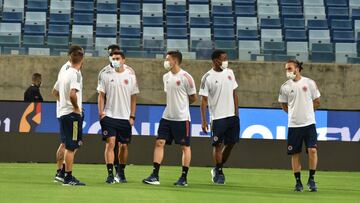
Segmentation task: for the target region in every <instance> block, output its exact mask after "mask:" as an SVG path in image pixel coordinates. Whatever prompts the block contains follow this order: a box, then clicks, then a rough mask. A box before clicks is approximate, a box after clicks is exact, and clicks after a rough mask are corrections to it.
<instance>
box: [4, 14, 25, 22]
mask: <svg viewBox="0 0 360 203" xmlns="http://www.w3.org/2000/svg"><path fill="white" fill-rule="evenodd" d="M23 20H24V17H23V13H22V12H3V13H2V22H9V23H22V22H23Z"/></svg>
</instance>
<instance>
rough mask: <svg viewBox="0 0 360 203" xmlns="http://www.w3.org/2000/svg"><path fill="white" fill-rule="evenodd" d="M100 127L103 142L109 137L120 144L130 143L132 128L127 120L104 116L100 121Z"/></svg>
mask: <svg viewBox="0 0 360 203" xmlns="http://www.w3.org/2000/svg"><path fill="white" fill-rule="evenodd" d="M100 125H101V130H102V135H103V140H104V141H106V140H107V138H109V137H116V140H117V141H118V142H120V143H122V144H129V143H130V142H131V130H132V127H131V125H130V122H129V120H126V119H115V118H110V117H107V116H105V117H104V118H103V119H101V120H100Z"/></svg>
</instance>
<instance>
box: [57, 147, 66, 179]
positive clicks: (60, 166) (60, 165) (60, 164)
mask: <svg viewBox="0 0 360 203" xmlns="http://www.w3.org/2000/svg"><path fill="white" fill-rule="evenodd" d="M64 154H65V144H64V143H61V144H60V145H59V148H58V149H57V151H56V167H57V170H56V175H55V181H57V182H64V177H65V162H64Z"/></svg>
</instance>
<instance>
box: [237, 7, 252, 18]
mask: <svg viewBox="0 0 360 203" xmlns="http://www.w3.org/2000/svg"><path fill="white" fill-rule="evenodd" d="M235 15H236V16H242V17H255V16H256V9H255V6H236V7H235Z"/></svg>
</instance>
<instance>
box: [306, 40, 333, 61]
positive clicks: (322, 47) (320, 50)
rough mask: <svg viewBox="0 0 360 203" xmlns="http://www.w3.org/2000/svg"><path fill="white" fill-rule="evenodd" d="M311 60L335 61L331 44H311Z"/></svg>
mask: <svg viewBox="0 0 360 203" xmlns="http://www.w3.org/2000/svg"><path fill="white" fill-rule="evenodd" d="M311 61H312V62H313V63H314V62H315V63H316V62H319V63H333V62H334V61H335V54H334V46H333V44H327V43H321V44H317V43H314V44H312V51H311Z"/></svg>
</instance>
